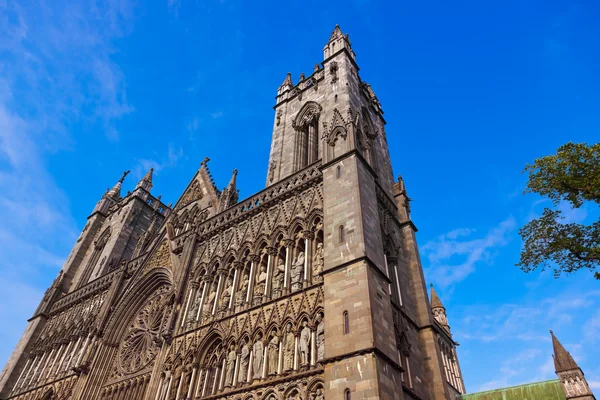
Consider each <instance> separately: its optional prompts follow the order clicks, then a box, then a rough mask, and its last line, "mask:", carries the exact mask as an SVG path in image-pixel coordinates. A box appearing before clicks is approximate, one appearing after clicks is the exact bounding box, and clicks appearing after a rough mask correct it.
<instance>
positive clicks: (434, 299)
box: [431, 285, 446, 309]
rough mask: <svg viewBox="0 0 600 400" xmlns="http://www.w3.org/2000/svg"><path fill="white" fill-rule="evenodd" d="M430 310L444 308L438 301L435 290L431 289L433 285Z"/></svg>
mask: <svg viewBox="0 0 600 400" xmlns="http://www.w3.org/2000/svg"><path fill="white" fill-rule="evenodd" d="M431 308H432V309H434V308H443V309H445V308H446V307H444V305H443V304H442V301H441V300H440V298H439V296H438V294H437V293H436V291H435V289H434V288H433V285H431Z"/></svg>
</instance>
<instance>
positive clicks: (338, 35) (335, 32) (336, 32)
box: [329, 24, 344, 42]
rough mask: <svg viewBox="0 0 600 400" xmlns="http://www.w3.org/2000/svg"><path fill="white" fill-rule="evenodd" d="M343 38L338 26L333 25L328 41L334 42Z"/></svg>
mask: <svg viewBox="0 0 600 400" xmlns="http://www.w3.org/2000/svg"><path fill="white" fill-rule="evenodd" d="M343 37H344V32H342V29H341V28H340V26H339V25H338V24H335V28H333V32H331V36H330V37H329V41H330V42H331V41H334V40H336V39H340V38H343Z"/></svg>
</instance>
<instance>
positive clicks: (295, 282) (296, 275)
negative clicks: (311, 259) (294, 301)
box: [292, 251, 304, 291]
mask: <svg viewBox="0 0 600 400" xmlns="http://www.w3.org/2000/svg"><path fill="white" fill-rule="evenodd" d="M303 278H304V252H303V251H301V252H300V253H299V254H298V257H296V260H295V261H294V263H293V265H292V291H298V290H301V289H302V279H303Z"/></svg>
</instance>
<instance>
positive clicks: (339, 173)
mask: <svg viewBox="0 0 600 400" xmlns="http://www.w3.org/2000/svg"><path fill="white" fill-rule="evenodd" d="M341 176H342V167H340V166H339V165H338V167H337V171H336V178H337V179H340V177H341Z"/></svg>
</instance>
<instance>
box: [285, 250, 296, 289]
mask: <svg viewBox="0 0 600 400" xmlns="http://www.w3.org/2000/svg"><path fill="white" fill-rule="evenodd" d="M284 245H285V276H284V280H283V295H284V296H285V295H286V294H288V293H289V292H290V281H291V272H292V271H291V268H292V257H293V251H292V250H293V248H294V246H295V245H296V242H294V240H292V239H285V240H284Z"/></svg>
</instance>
